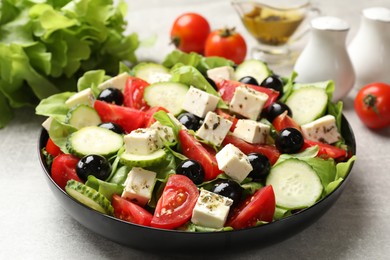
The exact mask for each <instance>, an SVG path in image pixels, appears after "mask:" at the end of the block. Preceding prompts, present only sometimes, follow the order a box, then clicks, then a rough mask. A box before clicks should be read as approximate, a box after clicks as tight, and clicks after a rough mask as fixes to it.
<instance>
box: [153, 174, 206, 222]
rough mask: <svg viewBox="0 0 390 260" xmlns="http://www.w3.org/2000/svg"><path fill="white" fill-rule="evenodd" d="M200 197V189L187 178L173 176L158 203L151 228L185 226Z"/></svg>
mask: <svg viewBox="0 0 390 260" xmlns="http://www.w3.org/2000/svg"><path fill="white" fill-rule="evenodd" d="M198 197H199V192H198V188H197V187H196V185H195V184H194V183H193V182H192V181H191V180H190V179H189V178H188V177H187V176H184V175H180V174H173V175H171V176H170V177H169V179H168V181H167V184H166V186H165V188H164V191H163V193H162V195H161V197H160V199H159V200H158V202H157V206H156V210H155V212H154V215H153V219H152V222H151V226H152V227H157V228H163V229H174V228H177V227H180V226H182V225H184V224H185V223H186V222H187V221H189V220H190V219H191V216H192V210H193V209H194V207H195V204H196V201H197V199H198Z"/></svg>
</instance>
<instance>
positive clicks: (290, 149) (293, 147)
mask: <svg viewBox="0 0 390 260" xmlns="http://www.w3.org/2000/svg"><path fill="white" fill-rule="evenodd" d="M275 145H276V148H277V149H278V150H279V152H281V153H287V154H291V153H297V152H299V151H300V150H301V148H302V146H303V136H302V133H301V132H300V131H299V130H298V129H295V128H285V129H283V130H282V131H280V132H279V133H278V135H277V137H276V139H275Z"/></svg>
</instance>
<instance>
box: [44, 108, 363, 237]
mask: <svg viewBox="0 0 390 260" xmlns="http://www.w3.org/2000/svg"><path fill="white" fill-rule="evenodd" d="M342 122H343V124H342V127H347V128H348V131H349V132H350V134H351V136H350V138H351V140H350V142H351V144H350V146H349V148H350V149H351V151H352V154H353V155H355V154H356V140H355V135H354V133H353V130H352V128H351V126H350V125H349V123H348V121H347V120H346V118H345V116H344V115H343V116H342ZM44 132H46V130H45V129H44V128H42V129H41V131H40V135H39V139H38V155H39V156H38V157H39V162H40V164H41V166H42V168H43V170H44V172H45V175H46V177H47V178H49V180H50V181H51V183H52V184H53V185H54V186H55V187H56V188H57V189H58V190H59V191H61V192H62V193H63V194H65V195H66V196H67V197H68V198H69V199H71V200H72V201H73V202H75V203H77V204H79V205H81V206H82V207H84V208H85V209H86V210H88V211H91V212H93V213H96V214H98V215H101V216H103V217H106V218H108V219H110V220H111V221H117V222H120V223H123V224H127V225H131V226H136V227H139V228H142V229H147V230H153V231H158V232H167V233H175V234H179V233H180V234H186V235H189V236H190V235H191V234H192V235H199V234H205V235H207V234H211V233H212V234H213V235H216V234H221V235H223V234H225V233H227V232H243V231H246V230H249V229H259V230H260V229H261V228H262V227H264V226H270V225H272V224H274V223H281V222H288V221H289V220H290V219H292V218H298V217H299V215H302V214H305V213H306V212H308V211H310V210H312V209H313V208H314V207H316V206H318V205H320V204H322V203H324V201H326V200H327V199H329V198H330V197H331V196H332V195H333V194H334V193H336V192H337V191H338V190H339V189H341V188H342V187H343V186H344V185H345V184H346V180H347V179H348V178H349V176H350V175H351V172H352V168H353V164H354V163H352V164H351V167H350V169H349V172H348V174H347V176H346V177H345V179H344V180H343V181H342V182H341V183H340V185H339V186H338V187H337V188H336V189H334V190H333V191H332V192H331V193H330V194H328V195H327V196H326V197H324V198H322V199H320V200H319V201H317V202H316V203H315V204H313V205H312V206H310V207H308V208H305V209H302V210H300V211H299V212H297V213H294V214H292V215H290V216H287V217H285V218H282V219H280V220H277V221H274V222H271V223H268V224H264V225H260V226H254V227H249V228H244V229H239V230H229V231H219V232H212V231H206V232H188V231H184V230H168V229H159V228H153V227H148V226H143V225H138V224H134V223H130V222H127V221H124V220H121V219H118V218H115V217H113V216H110V215H107V214H103V213H101V212H98V211H96V210H93V209H91V208H89V207H87V206H86V205H84V204H82V203H81V202H79V201H77V200H76V199H74V198H72V197H71V196H69V195H68V194H67V193H66V191H64V190H63V189H61V188H60V187H59V186H58V185H57V183H55V182H54V180H53V179H52V178H51V176H50V173H49V171H48V169H47V167H46V165H45V163H44V162H43V160H42V158H43V155H42V152H41V149H42V148H43V147H42V146H41V139H42V136H43V134H44ZM342 132H343V131H342ZM259 232H260V231H259Z"/></svg>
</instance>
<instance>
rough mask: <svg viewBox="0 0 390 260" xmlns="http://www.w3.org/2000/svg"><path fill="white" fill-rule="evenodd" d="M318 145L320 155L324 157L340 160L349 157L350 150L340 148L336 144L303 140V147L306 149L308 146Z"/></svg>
mask: <svg viewBox="0 0 390 260" xmlns="http://www.w3.org/2000/svg"><path fill="white" fill-rule="evenodd" d="M315 145H317V146H318V148H319V151H318V154H317V156H318V157H321V158H324V159H329V158H333V159H338V160H341V161H342V160H344V159H346V158H348V157H349V155H348V152H347V151H346V150H344V149H341V148H338V147H336V146H333V145H330V144H325V143H321V142H315V141H310V140H306V139H305V140H304V141H303V147H302V149H306V148H308V147H312V146H315Z"/></svg>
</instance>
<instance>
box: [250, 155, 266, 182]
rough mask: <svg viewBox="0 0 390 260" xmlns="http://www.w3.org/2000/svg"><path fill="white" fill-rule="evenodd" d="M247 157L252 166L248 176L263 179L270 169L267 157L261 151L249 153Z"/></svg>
mask: <svg viewBox="0 0 390 260" xmlns="http://www.w3.org/2000/svg"><path fill="white" fill-rule="evenodd" d="M248 159H249V162H250V163H251V165H252V168H253V170H252V171H251V172H250V173H249V175H248V176H249V177H251V178H253V179H255V180H264V179H265V177H267V176H268V174H269V172H270V170H271V163H270V161H269V159H268V157H267V156H265V155H264V154H261V153H250V154H248Z"/></svg>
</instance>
